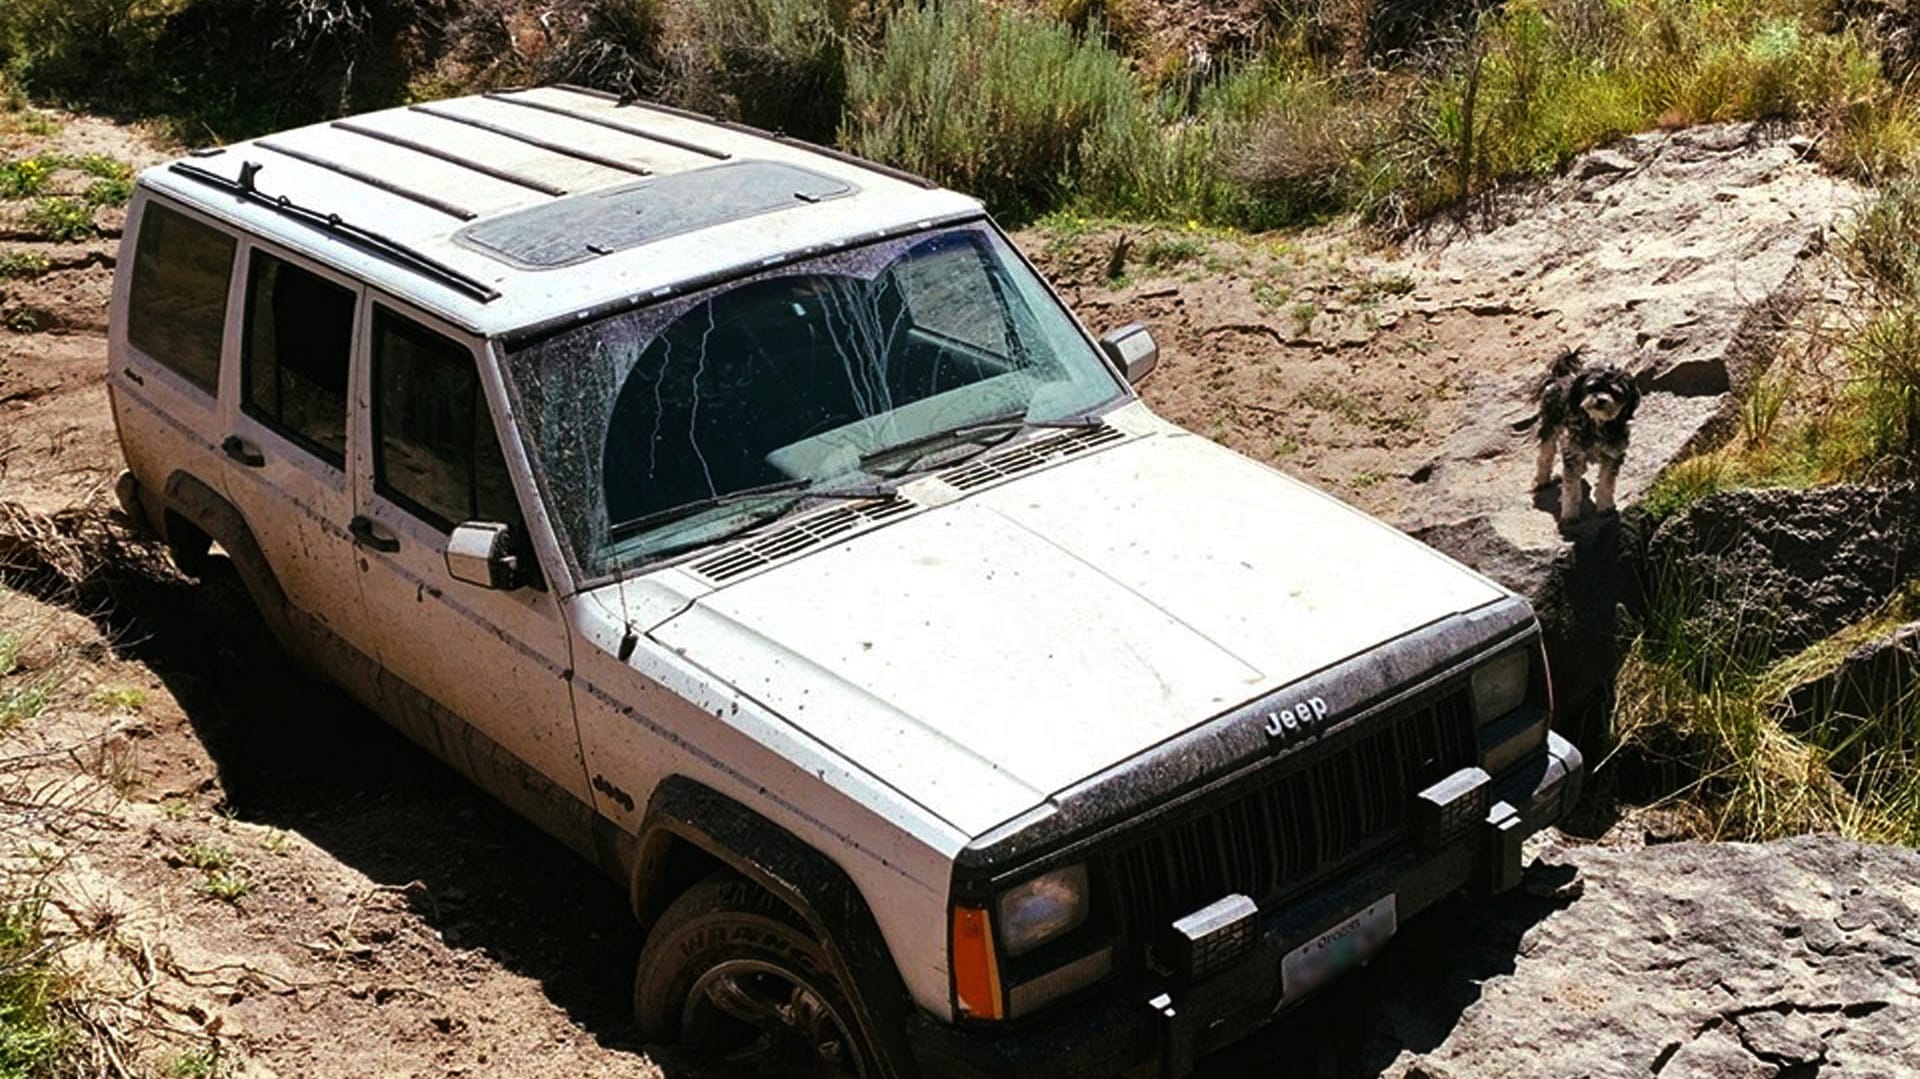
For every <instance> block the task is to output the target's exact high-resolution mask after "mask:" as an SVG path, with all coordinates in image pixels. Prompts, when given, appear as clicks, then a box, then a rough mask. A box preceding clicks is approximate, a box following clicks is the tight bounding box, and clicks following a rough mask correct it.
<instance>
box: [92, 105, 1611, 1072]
mask: <svg viewBox="0 0 1920 1079" xmlns="http://www.w3.org/2000/svg"><path fill="white" fill-rule="evenodd" d="M112 325H113V331H112V338H111V346H110V353H111V354H110V382H109V385H110V389H111V396H112V402H113V409H114V416H115V419H116V421H117V423H118V426H119V432H120V440H121V444H122V446H123V447H124V451H125V454H126V460H127V466H128V472H127V474H126V475H125V476H124V477H123V478H122V482H121V485H120V494H121V497H122V501H123V503H124V505H125V506H126V507H127V508H128V510H129V512H130V513H132V514H134V515H136V516H138V517H140V518H143V519H144V520H145V521H146V522H147V523H148V524H150V525H151V526H152V527H153V528H154V529H156V530H157V531H158V533H159V534H160V535H161V536H162V537H163V538H164V540H165V542H166V544H167V546H168V548H169V550H170V551H171V552H172V553H173V555H174V557H175V559H176V560H177V562H178V563H179V565H180V566H181V568H182V569H183V570H185V571H186V572H188V573H190V574H205V573H209V572H213V571H214V570H216V569H221V568H223V567H224V566H225V565H226V564H227V563H223V562H221V561H220V560H218V559H217V558H216V557H215V556H214V555H213V554H212V550H213V547H214V545H216V544H217V545H218V549H219V551H220V552H222V553H223V554H224V556H225V558H226V559H227V560H228V562H230V564H231V569H232V571H233V572H234V573H235V574H237V576H238V578H239V579H240V581H241V582H243V583H244V585H245V587H246V590H247V592H248V593H249V594H250V596H251V597H252V599H253V601H254V602H255V604H256V605H257V606H258V607H259V609H260V612H261V614H262V615H263V616H264V619H265V621H266V623H267V624H268V626H269V627H270V628H271V630H272V632H273V634H274V636H275V637H276V638H277V639H278V641H279V642H280V643H281V644H282V645H283V646H284V647H285V649H286V650H287V651H288V652H289V653H291V654H293V655H294V656H296V657H299V658H300V659H301V660H302V661H303V662H304V663H305V664H307V665H308V666H309V667H311V668H312V669H313V670H314V671H315V672H317V673H318V674H320V675H321V676H323V677H325V678H327V679H330V680H332V681H334V682H337V683H339V684H340V685H341V686H343V687H345V688H346V689H347V690H348V691H350V692H351V693H352V694H353V695H354V696H355V697H357V698H358V699H359V700H361V701H363V702H365V704H366V705H367V706H368V707H369V708H372V709H374V710H375V711H377V712H379V713H380V714H381V715H383V716H384V717H386V718H387V719H388V720H389V721H390V722H392V723H393V724H395V725H396V726H397V727H399V728H400V729H401V730H403V731H404V732H406V733H407V734H408V735H409V736H410V737H412V738H413V739H415V740H416V741H418V742H419V743H420V744H421V745H423V746H425V747H426V748H427V749H429V750H430V751H432V752H433V753H434V754H436V755H437V756H439V757H440V758H442V759H443V760H445V761H446V762H447V763H448V764H450V765H451V766H452V767H454V768H455V769H458V770H459V771H460V772H462V773H463V774H465V775H467V776H468V777H470V778H471V779H472V780H473V781H474V782H475V783H477V784H479V785H480V786H482V787H484V788H485V789H487V790H488V791H490V792H492V793H493V794H494V795H496V796H497V797H499V798H500V799H501V800H503V801H504V802H506V803H508V804H509V805H511V806H513V807H514V808H515V809H517V810H519V811H520V812H522V813H524V814H525V815H527V816H528V817H530V818H532V819H533V820H534V821H536V822H538V823H539V824H541V825H542V826H543V827H545V828H546V829H547V830H549V831H551V832H552V833H553V834H554V835H556V836H558V837H559V838H561V839H563V840H564V841H566V842H568V843H569V844H571V845H572V846H574V847H575V848H576V849H577V850H579V851H580V852H581V853H582V854H583V855H585V856H586V857H588V858H590V859H592V860H594V861H595V862H596V863H598V864H599V865H601V866H603V867H604V868H605V870H606V871H607V872H608V873H610V874H612V875H613V876H614V877H615V878H616V879H617V880H618V881H619V882H620V884H621V886H622V887H623V888H625V889H627V890H628V892H629V893H630V894H631V896H632V903H633V910H634V912H635V914H636V916H637V917H638V918H639V919H640V920H641V922H642V923H643V925H644V926H645V927H646V929H647V935H646V944H645V946H644V948H643V950H642V952H641V955H640V957H639V970H638V975H637V977H636V979H635V987H634V1006H635V1009H636V1014H637V1018H638V1021H639V1023H640V1024H641V1026H642V1028H643V1030H644V1032H645V1034H646V1035H647V1036H648V1037H649V1038H653V1039H658V1040H663V1041H671V1042H677V1043H683V1044H685V1045H688V1046H690V1047H693V1048H694V1049H696V1050H700V1051H706V1052H712V1053H715V1054H720V1055H725V1056H732V1057H739V1058H745V1059H748V1060H751V1061H755V1062H758V1063H759V1064H761V1065H763V1066H765V1067H766V1068H768V1069H770V1070H774V1071H777V1072H779V1073H781V1074H822V1075H857V1076H887V1075H909V1074H920V1075H930V1076H931V1075H941V1076H944V1075H978V1076H988V1075H991V1076H1006V1075H1029V1074H1031V1075H1061V1074H1069V1073H1070V1074H1076V1075H1111V1074H1117V1073H1126V1074H1149V1075H1162V1076H1178V1075H1181V1074H1185V1073H1186V1072H1188V1071H1190V1070H1191V1068H1192V1066H1193V1061H1194V1059H1195V1057H1196V1055H1197V1054H1199V1053H1203V1052H1205V1051H1207V1050H1209V1049H1211V1048H1213V1047H1215V1046H1217V1045H1220V1044H1223V1043H1225V1042H1228V1041H1230V1040H1232V1039H1234V1038H1236V1037H1239V1036H1240V1035H1242V1034H1244V1033H1246V1032H1247V1031H1249V1030H1251V1029H1252V1028H1254V1027H1255V1026H1257V1025H1258V1024H1260V1023H1261V1022H1263V1021H1264V1020H1266V1019H1267V1018H1269V1017H1270V1016H1272V1015H1273V1014H1274V1013H1275V1012H1276V1011H1278V1010H1280V1009H1281V1008H1284V1007H1286V1006H1288V1005H1290V1004H1292V1003H1294V1002H1296V1001H1298V1000H1299V999H1301V998H1302V997H1303V996H1305V995H1307V994H1309V993H1311V992H1312V991H1313V990H1314V989H1315V988H1316V987H1318V986H1319V985H1321V984H1323V983H1324V982H1325V981H1326V980H1327V979H1328V978H1330V977H1332V976H1334V975H1336V974H1338V973H1339V972H1340V971H1341V970H1343V969H1346V968H1348V967H1351V966H1353V965H1355V964H1357V963H1360V962H1364V961H1365V960H1366V959H1367V958H1368V957H1369V956H1370V955H1371V954H1372V953H1373V951H1374V950H1375V949H1377V948H1378V947H1380V946H1381V945H1382V943H1383V942H1384V941H1385V940H1386V938H1387V937H1388V936H1389V935H1391V934H1392V933H1393V931H1394V929H1395V927H1396V926H1397V925H1398V924H1399V923H1400V922H1401V921H1402V920H1404V919H1405V918H1407V917H1409V916H1411V915H1413V914H1414V913H1416V912H1417V911H1419V910H1420V909H1422V908H1424V907H1426V906H1428V905H1430V904H1431V903H1433V902H1434V901H1435V900H1437V899H1439V898H1441V897H1443V896H1445V895H1447V894H1449V893H1452V892H1455V891H1457V890H1460V889H1462V888H1469V889H1477V890H1479V891H1481V892H1483V893H1487V892H1495V891H1499V890H1501V889H1504V888H1506V887H1509V886H1511V885H1512V884H1513V883H1514V882H1515V880H1516V878H1517V875H1518V872H1519V858H1520V854H1519V851H1520V841H1521V839H1522V838H1523V837H1524V836H1525V835H1526V834H1527V833H1529V832H1531V831H1533V830H1535V829H1537V828H1539V827H1541V826H1542V825H1544V824H1546V823H1547V822H1549V821H1551V820H1553V819H1555V818H1556V817H1557V816H1558V815H1559V814H1560V813H1561V812H1562V810H1563V809H1564V808H1565V807H1566V806H1567V805H1568V804H1570V802H1571V800H1572V799H1573V797H1574V796H1575V794H1576V793H1577V789H1578V784H1579V780H1580V775H1581V762H1580V756H1579V754H1578V753H1577V752H1576V751H1575V750H1574V749H1573V747H1572V746H1570V745H1569V744H1567V743H1566V742H1565V741H1563V740H1562V739H1560V738H1559V737H1558V736H1557V735H1554V734H1552V733H1551V732H1550V731H1549V729H1548V726H1549V716H1550V710H1551V709H1550V697H1549V688H1548V680H1547V672H1546V670H1545V666H1544V660H1543V657H1542V652H1541V648H1540V644H1539V632H1538V629H1537V627H1536V624H1535V620H1534V616H1533V612H1532V611H1531V610H1530V609H1529V607H1528V605H1527V604H1526V603H1525V602H1524V601H1523V600H1521V599H1519V598H1517V597H1516V596H1514V595H1512V594H1511V593H1509V592H1507V591H1505V590H1503V589H1501V588H1499V587H1497V586H1495V585H1493V584H1491V583H1489V582H1488V581H1486V580H1485V579H1483V578H1481V577H1479V576H1476V575H1475V574H1473V573H1471V572H1469V571H1467V570H1466V569H1463V568H1462V567H1460V566H1458V565H1456V564H1455V563H1453V562H1450V561H1448V560H1447V559H1446V558H1443V557H1441V556H1440V555H1438V554H1436V553H1434V552H1433V551H1431V550H1429V549H1427V548H1426V547H1423V546H1421V545H1420V544H1418V543H1415V542H1413V541H1412V540H1410V539H1408V538H1407V537H1405V536H1403V535H1401V534H1400V533H1398V532H1396V531H1394V530H1393V529H1391V528H1389V527H1387V526H1385V525H1383V524H1381V523H1380V522H1378V521H1375V520H1373V519H1371V518H1369V517H1366V516H1364V515H1362V514H1360V513H1358V512H1356V511H1354V510H1352V509H1350V508H1348V507H1346V506H1344V505H1342V504H1341V503H1339V502H1337V501H1335V500H1334V499H1332V498H1329V497H1327V496H1326V495H1324V494H1321V493H1319V492H1317V491H1315V490H1313V489H1311V488H1309V487H1307V486H1304V485H1302V484H1300V483H1298V482H1296V481H1294V480H1291V479H1289V478H1287V477H1285V476H1283V475H1281V474H1279V473H1277V472H1275V471H1273V470H1271V469H1269V468H1266V467H1264V466H1262V465H1259V464H1256V463H1254V462H1252V461H1249V460H1247V459H1245V458H1243V457H1240V456H1238V455H1236V454H1234V453H1232V452H1230V451H1228V450H1226V449H1223V448H1221V447H1220V446H1217V445H1215V444H1213V443H1211V442H1209V441H1207V440H1206V439H1203V438H1200V437H1198V436H1196V435H1193V434H1189V433H1187V432H1185V431H1183V430H1180V429H1179V428H1177V427H1174V426H1173V425H1171V424H1168V423H1166V422H1165V421H1163V420H1161V419H1159V418H1158V417H1156V416H1154V415H1153V413H1151V412H1149V411H1148V410H1147V408H1146V407H1145V406H1144V405H1143V404H1141V402H1140V401H1139V400H1138V399H1137V398H1136V396H1135V395H1134V392H1133V390H1132V388H1131V383H1132V382H1133V381H1135V380H1137V379H1138V378H1139V377H1140V376H1142V375H1143V374H1145V372H1146V371H1147V370H1148V369H1150V368H1151V367H1152V365H1153V363H1154V361H1155V359H1156V357H1157V351H1156V350H1155V348H1154V346H1153V343H1152V340H1151V338H1150V337H1149V335H1148V334H1147V333H1146V331H1145V330H1144V329H1142V328H1140V327H1137V326H1134V327H1127V328H1125V329H1123V330H1121V331H1119V332H1116V333H1115V334H1111V335H1109V336H1108V337H1107V338H1106V339H1103V340H1099V341H1096V340H1095V339H1094V338H1092V337H1091V336H1089V335H1088V333H1087V332H1086V331H1085V330H1084V329H1083V328H1082V327H1081V326H1080V325H1079V323H1077V322H1076V321H1075V319H1074V318H1073V316H1072V315H1071V314H1070V313H1069V312H1068V311H1067V310H1066V308H1065V307H1064V306H1063V305H1062V304H1061V302H1060V300H1059V298H1058V297H1057V296H1055V295H1054V294H1053V293H1052V292H1051V291H1050V290H1049V289H1048V288H1047V286H1046V285H1045V284H1044V283H1043V282H1042V281H1041V280H1040V278H1039V277H1038V276H1037V275H1036V274H1035V273H1034V271H1033V269H1032V268H1031V267H1030V266H1029V265H1028V264H1027V263H1026V262H1025V261H1024V260H1023V259H1022V258H1021V256H1020V255H1019V253H1018V252H1017V251H1015V250H1014V249H1013V247H1012V246H1011V245H1010V244H1009V243H1008V242H1007V240H1006V238H1005V237H1004V236H1003V235H1002V234H1001V233H1000V231H999V230H998V229H997V228H996V227H995V226H994V224H993V223H992V222H991V221H990V220H989V219H988V218H987V216H986V214H985V213H984V212H983V211H982V209H981V207H980V205H979V204H978V203H976V202H974V201H973V200H971V199H968V198H966V197H963V196H961V195H958V194H955V193H953V192H950V191H944V190H940V189H938V188H936V187H934V186H933V185H931V184H928V183H926V182H924V181H920V180H917V179H916V178H914V177H911V176H906V175H904V174H901V173H898V172H894V171H892V170H889V169H886V168H883V167H880V166H877V165H873V164H870V163H867V162H863V161H858V160H854V159H851V158H848V157H846V156H844V155H841V154H838V153H835V152H833V151H831V150H827V149H824V148H821V147H815V146H810V145H807V144H804V143H799V142H795V141H792V140H788V139H784V138H780V137H778V136H773V135H769V134H767V133H765V132H759V131H755V130H753V129H750V128H744V127H741V126H739V125H735V124H725V123H716V122H713V121H711V120H708V119H706V118H704V117H700V116H696V115H693V114H688V113H682V112H677V111H674V110H669V109H664V108H659V107H655V106H650V105H645V104H640V103H633V102H624V101H619V100H615V99H612V98H609V97H605V96H603V95H599V94H596V93H593V92H590V91H584V90H578V89H574V88H569V87H548V88H541V89H534V90H524V91H510V92H501V93H491V94H485V95H481V96H477V97H469V98H464V99H459V100H453V101H444V102H439V103H434V104H423V105H416V106H412V107H408V108H400V109H393V110H389V111H385V112H379V113H374V114H371V115H367V116H362V117H357V118H353V119H348V120H340V121H337V122H334V123H327V124H319V125H315V126H312V127H307V128H302V129H299V130H295V131H289V132H285V133H283V134H280V135H275V136H272V137H268V138H262V139H258V140H254V141H250V142H245V143H241V144H238V145H233V146H229V147H226V148H224V149H217V150H209V151H204V152H201V153H197V154H194V155H192V156H190V157H188V158H185V159H183V160H181V161H177V162H174V163H172V164H169V165H165V166H162V167H159V168H156V169H153V170H150V171H148V172H147V173H145V174H143V175H142V176H141V177H140V181H139V186H138V193H137V195H136V197H135V199H134V202H133V205H132V210H131V217H130V221H129V223H128V230H127V239H126V241H125V250H124V252H123V255H122V257H121V259H120V261H119V276H118V279H117V280H116V283H115V292H114V304H113V318H112Z"/></svg>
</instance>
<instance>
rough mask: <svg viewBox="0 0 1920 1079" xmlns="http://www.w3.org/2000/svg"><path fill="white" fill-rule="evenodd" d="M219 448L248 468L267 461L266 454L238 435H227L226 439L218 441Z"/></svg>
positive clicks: (258, 465) (257, 466) (256, 466)
mask: <svg viewBox="0 0 1920 1079" xmlns="http://www.w3.org/2000/svg"><path fill="white" fill-rule="evenodd" d="M220 449H221V450H223V451H225V453H226V455H227V456H228V457H231V458H233V459H234V460H236V461H238V462H240V463H241V464H243V465H246V466H247V467H248V468H259V467H260V466H261V465H264V464H266V463H267V457H266V454H263V453H261V452H260V451H259V450H256V449H254V448H253V447H252V446H250V445H248V444H247V440H246V439H244V438H241V437H240V436H239V435H228V436H227V438H226V441H224V442H222V443H220Z"/></svg>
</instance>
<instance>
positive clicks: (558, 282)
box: [141, 86, 980, 335]
mask: <svg viewBox="0 0 1920 1079" xmlns="http://www.w3.org/2000/svg"><path fill="white" fill-rule="evenodd" d="M141 183H142V184H143V185H144V186H147V187H149V188H152V189H155V190H157V191H160V192H164V193H165V194H166V195H167V196H169V197H171V198H173V199H175V200H177V201H179V202H182V203H185V204H186V205H189V206H192V207H194V208H196V209H198V210H201V211H203V212H206V213H209V214H212V215H214V216H216V217H220V218H223V219H226V220H228V221H232V222H235V223H237V224H240V225H242V226H244V227H245V229H246V230H247V231H249V232H251V233H254V234H257V235H263V236H267V237H270V238H271V239H272V240H273V241H274V242H276V243H279V244H282V245H284V246H286V247H289V248H291V249H294V250H296V251H300V252H303V253H305V254H308V255H310V256H313V257H315V258H317V259H319V260H321V261H323V262H326V263H329V264H332V265H334V266H337V267H339V268H341V269H343V270H346V271H348V272H349V273H351V274H352V275H353V276H355V277H357V278H360V279H363V280H366V281H369V282H372V283H373V284H374V285H375V286H377V287H378V288H380V289H382V290H384V291H386V292H388V293H390V294H392V295H394V296H397V297H399V298H401V299H403V300H405V301H407V302H409V303H412V304H415V305H417V306H419V307H421V308H423V309H425V310H428V311H432V312H434V313H436V314H439V315H441V316H442V317H445V318H446V319H448V320H449V321H452V322H454V323H456V324H459V325H462V326H465V327H467V328H469V329H471V330H474V331H476V332H479V333H483V334H489V335H492V334H500V333H506V332H509V331H514V330H524V329H527V328H529V327H540V326H552V325H559V324H564V323H566V322H568V321H570V320H572V319H574V318H578V317H582V316H581V313H582V312H584V311H591V310H605V309H609V308H613V307H617V306H620V305H623V304H630V303H633V302H637V301H644V300H645V299H648V298H652V297H655V296H664V295H669V294H671V293H673V292H676V291H680V290H682V289H684V288H686V287H689V286H690V285H691V284H694V283H699V282H701V281H704V280H711V279H713V278H714V277H716V276H722V275H725V274H729V273H738V272H743V271H748V270H752V269H757V268H759V267H761V266H764V265H773V264H777V263H778V262H781V261H785V260H787V259H790V258H793V257H797V256H800V255H804V254H807V253H810V252H814V251H819V250H824V249H832V248H837V247H843V246H847V245H849V244H851V243H858V242H863V241H865V240H869V239H874V238H878V237H880V236H884V235H888V234H894V233H899V232H904V231H909V230H914V229H918V228H923V227H926V226H927V225H929V224H932V223H935V222H939V221H944V220H950V219H953V218H956V217H962V216H971V215H974V214H978V213H980V204H979V203H978V202H976V201H975V200H973V199H970V198H968V197H966V196H964V195H960V194H957V193H955V192H952V191H946V190H943V189H941V188H939V187H937V186H935V185H933V184H931V183H929V182H927V181H925V180H921V179H919V178H918V177H914V176H910V175H908V174H906V173H902V172H898V171H896V170H892V169H888V168H885V167H884V166H881V165H877V164H873V163H871V162H866V161H862V160H860V159H857V158H854V157H851V156H849V155H845V154H841V153H839V152H837V151H834V150H830V149H827V148H824V147H819V146H814V145H812V144H810V143H805V142H800V141H798V140H793V139H788V138H785V137H783V136H778V135H772V134H769V133H767V132H764V131H759V130H757V129H754V128H750V127H746V126H744V125H740V124H731V123H723V122H719V121H715V120H713V119H711V118H709V117H704V116H700V115H698V114H695V113H688V112H683V111H681V110H677V109H669V108H665V107H663V106H658V105H651V104H646V103H639V102H624V101H622V100H620V99H618V98H615V97H613V96H612V95H608V94H602V93H600V92H598V91H593V90H584V89H580V88H577V87H570V86H548V87H540V88H536V89H530V90H512V91H500V92H493V93H486V94H478V95H474V96H471V97H462V98H454V99H450V100H446V101H438V102H433V103H430V104H420V105H411V106H405V107H401V108H394V109H387V110H384V111H381V112H374V113H368V114H365V115H362V116H355V117H351V118H348V119H344V120H337V121H332V122H328V123H319V124H314V125H312V126H309V127H303V128H297V129H294V130H291V131H285V132H281V133H279V134H275V135H268V136H265V137H262V138H258V139H252V140H248V141H245V142H240V143H236V144H234V145H231V146H226V147H221V148H217V149H212V150H202V151H197V152H195V153H194V154H193V155H191V156H189V157H186V158H183V159H181V160H179V161H175V162H171V163H169V164H166V165H161V166H158V167H156V168H154V169H150V170H148V171H147V172H146V173H144V174H143V175H142V177H141Z"/></svg>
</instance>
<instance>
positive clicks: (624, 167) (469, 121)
mask: <svg viewBox="0 0 1920 1079" xmlns="http://www.w3.org/2000/svg"><path fill="white" fill-rule="evenodd" d="M409 108H410V109H411V110H412V111H414V112H418V113H425V114H426V115H428V116H435V117H438V118H440V119H442V120H446V121H449V122H451V123H456V124H465V125H467V126H468V127H476V128H479V129H480V130H482V131H486V132H491V133H492V134H495V135H499V136H500V137H501V138H507V139H512V140H514V141H515V142H524V143H526V144H527V145H528V146H537V147H539V148H540V149H542V150H545V151H547V152H548V153H551V154H559V155H560V156H562V157H571V158H574V159H576V160H579V161H587V162H591V163H592V164H595V165H599V166H601V167H602V168H608V169H613V170H615V171H617V172H627V173H632V174H633V175H635V176H651V175H653V172H652V170H650V169H645V168H642V167H640V166H639V165H635V164H633V163H632V162H629V161H619V160H616V159H614V158H611V157H602V156H601V155H599V154H595V153H588V152H587V151H585V150H580V149H576V148H574V147H572V146H562V145H561V144H559V143H557V142H549V141H547V140H546V139H543V138H539V137H538V136H535V135H529V134H526V133H525V132H522V131H515V130H514V129H512V128H510V127H505V126H503V125H501V124H496V123H493V122H491V121H488V120H482V119H480V118H479V117H477V116H462V115H461V114H460V113H457V112H449V111H447V110H446V109H436V108H434V107H433V106H432V105H412V106H409Z"/></svg>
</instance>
